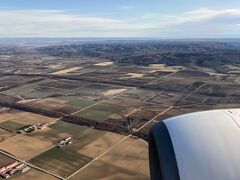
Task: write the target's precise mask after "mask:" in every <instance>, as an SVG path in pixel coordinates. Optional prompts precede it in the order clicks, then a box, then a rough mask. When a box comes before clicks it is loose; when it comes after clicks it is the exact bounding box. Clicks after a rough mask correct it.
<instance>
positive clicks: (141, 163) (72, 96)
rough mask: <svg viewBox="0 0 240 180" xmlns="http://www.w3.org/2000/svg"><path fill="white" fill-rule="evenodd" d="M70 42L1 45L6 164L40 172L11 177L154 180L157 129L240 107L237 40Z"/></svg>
mask: <svg viewBox="0 0 240 180" xmlns="http://www.w3.org/2000/svg"><path fill="white" fill-rule="evenodd" d="M72 43H73V44H66V45H60V44H55V45H50V44H48V42H47V41H46V44H45V46H38V45H37V44H36V45H33V44H34V43H33V44H31V45H30V46H29V45H26V46H25V45H17V46H11V45H1V46H0V52H1V53H0V150H1V151H4V152H6V153H9V157H8V156H6V155H3V154H1V153H0V167H2V166H4V165H6V164H7V163H10V162H12V161H14V158H10V156H12V155H14V156H15V158H16V159H20V160H24V161H27V162H28V163H30V164H32V165H34V166H36V167H35V168H31V170H30V171H28V172H26V173H23V174H21V175H19V174H18V175H16V176H13V177H12V179H22V180H25V179H43V180H45V179H46V180H47V179H59V178H60V179H65V178H67V179H72V180H78V179H83V180H84V179H86V180H88V179H104V180H105V179H107V180H117V179H126V180H128V179H129V180H135V179H136V180H148V179H149V166H148V144H147V141H148V133H149V130H150V129H151V127H152V126H153V125H154V124H156V123H158V122H159V121H162V120H164V119H166V118H170V117H173V116H176V115H181V114H185V113H190V112H196V111H202V110H210V109H219V108H239V107H240V91H239V89H240V79H239V74H240V71H239V69H240V68H239V67H240V64H239V62H240V60H239V57H240V43H239V42H234V43H233V42H217V41H216V42H204V41H203V42H161V41H154V42H151V41H149V42H144V41H143V42H142V41H141V42H138V41H136V42H124V41H116V42H114V43H112V42H97V43H95V42H91V43H89V42H84V43H83V42H81V43H79V44H75V43H76V42H72ZM23 44H24V43H23ZM14 50H16V51H14ZM212 52H214V53H212ZM163 112H164V113H163ZM34 124H45V125H46V127H45V128H43V129H38V130H36V131H34V132H31V133H25V134H17V133H16V132H17V130H18V129H19V128H21V127H23V126H27V125H34ZM133 132H137V134H138V135H136V136H135V135H131V133H133ZM68 137H71V141H72V143H71V144H69V145H66V146H64V147H63V148H62V149H61V148H57V147H56V146H57V144H58V143H59V142H60V141H61V140H63V139H65V138H68ZM38 168H40V169H42V170H41V171H39V169H38Z"/></svg>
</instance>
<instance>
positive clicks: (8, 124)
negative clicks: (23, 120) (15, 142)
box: [0, 121, 25, 132]
mask: <svg viewBox="0 0 240 180" xmlns="http://www.w3.org/2000/svg"><path fill="white" fill-rule="evenodd" d="M24 126H25V125H24V124H20V123H17V122H14V121H5V122H2V123H0V127H1V128H3V129H7V130H9V131H13V132H16V131H17V130H18V129H20V128H22V127H24Z"/></svg>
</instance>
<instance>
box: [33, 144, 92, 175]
mask: <svg viewBox="0 0 240 180" xmlns="http://www.w3.org/2000/svg"><path fill="white" fill-rule="evenodd" d="M89 161H91V159H90V158H89V157H86V156H83V155H80V154H78V153H75V152H73V151H69V150H66V149H61V148H57V147H56V148H53V149H50V150H48V151H47V152H44V153H42V154H41V155H39V156H37V157H35V158H33V159H31V160H30V162H31V163H33V164H34V165H36V166H38V167H41V168H43V169H46V170H50V171H53V172H55V173H57V174H59V175H61V176H63V177H67V176H69V175H71V174H72V173H74V172H75V171H76V170H78V169H79V168H81V167H82V166H84V165H85V164H87V163H88V162H89Z"/></svg>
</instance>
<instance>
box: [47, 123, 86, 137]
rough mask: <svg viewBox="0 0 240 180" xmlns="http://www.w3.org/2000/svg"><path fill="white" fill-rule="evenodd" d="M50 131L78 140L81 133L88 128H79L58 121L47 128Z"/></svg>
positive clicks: (78, 126)
mask: <svg viewBox="0 0 240 180" xmlns="http://www.w3.org/2000/svg"><path fill="white" fill-rule="evenodd" d="M49 127H50V128H51V129H53V130H56V131H59V132H64V133H67V134H71V135H72V136H73V137H74V138H76V139H77V138H79V137H80V136H81V135H82V133H83V132H84V131H85V130H86V129H87V128H88V127H85V126H80V125H76V124H71V123H67V122H64V121H58V122H57V123H55V124H53V125H51V126H49Z"/></svg>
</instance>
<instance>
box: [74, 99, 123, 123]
mask: <svg viewBox="0 0 240 180" xmlns="http://www.w3.org/2000/svg"><path fill="white" fill-rule="evenodd" d="M124 109H126V107H125V106H121V105H116V104H109V103H101V104H98V105H95V106H93V107H91V108H89V109H86V110H84V111H80V112H79V113H77V114H76V115H77V116H79V117H82V118H86V119H91V120H96V121H104V120H106V119H107V118H108V117H109V116H111V115H112V114H118V113H121V111H123V110H124Z"/></svg>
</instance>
